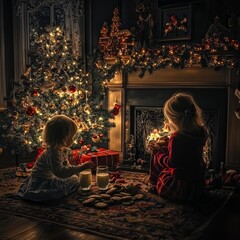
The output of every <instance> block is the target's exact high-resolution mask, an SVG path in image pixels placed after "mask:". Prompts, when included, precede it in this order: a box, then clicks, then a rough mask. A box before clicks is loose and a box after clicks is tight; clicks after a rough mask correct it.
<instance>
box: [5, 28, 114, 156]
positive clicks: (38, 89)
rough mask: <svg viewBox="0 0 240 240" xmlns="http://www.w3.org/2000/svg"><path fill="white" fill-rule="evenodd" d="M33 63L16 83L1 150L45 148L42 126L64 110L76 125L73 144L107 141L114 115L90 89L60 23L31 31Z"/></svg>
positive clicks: (81, 66) (6, 119) (19, 150)
mask: <svg viewBox="0 0 240 240" xmlns="http://www.w3.org/2000/svg"><path fill="white" fill-rule="evenodd" d="M32 37H33V41H31V43H32V44H31V52H30V61H31V64H30V65H29V66H28V67H27V68H26V71H25V72H24V73H23V74H22V76H21V82H20V83H16V84H14V85H15V86H14V91H13V93H12V96H10V97H9V99H8V109H7V110H6V111H5V112H4V116H3V118H1V119H0V121H1V130H0V132H1V135H0V138H1V143H0V145H1V146H0V147H1V148H3V149H11V152H12V153H17V154H19V153H22V152H25V151H27V152H32V151H34V150H36V149H39V148H41V147H42V130H43V128H44V126H45V124H46V122H47V120H48V119H50V118H51V117H52V116H53V115H55V114H65V115H67V116H69V117H71V118H72V119H73V120H74V121H75V122H76V123H77V125H78V133H77V136H76V139H75V141H74V144H73V148H80V147H82V146H84V145H92V144H93V145H95V146H96V145H98V144H101V143H102V142H105V141H108V138H107V131H108V130H109V128H110V127H113V126H114V123H113V122H110V121H109V120H110V119H111V118H114V115H113V114H112V113H110V112H109V111H108V110H106V109H104V108H103V107H102V102H101V101H98V100H96V99H95V96H93V94H92V92H91V87H92V85H91V82H90V81H89V74H88V73H85V72H84V70H83V69H84V66H83V65H82V64H81V62H80V60H79V59H78V58H76V57H75V56H74V54H73V53H72V47H71V42H70V41H68V40H67V38H66V37H65V35H64V32H63V30H62V29H61V28H60V27H54V28H47V29H46V32H43V33H42V34H39V33H37V32H34V31H33V33H32Z"/></svg>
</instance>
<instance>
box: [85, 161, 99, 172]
mask: <svg viewBox="0 0 240 240" xmlns="http://www.w3.org/2000/svg"><path fill="white" fill-rule="evenodd" d="M95 167H96V165H95V164H94V163H93V162H92V161H87V162H85V163H83V164H82V168H83V170H85V169H89V168H90V169H94V168H95Z"/></svg>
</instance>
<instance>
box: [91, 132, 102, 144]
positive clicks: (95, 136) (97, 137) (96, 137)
mask: <svg viewBox="0 0 240 240" xmlns="http://www.w3.org/2000/svg"><path fill="white" fill-rule="evenodd" d="M92 141H93V142H94V143H97V142H99V141H100V137H99V135H96V134H94V135H93V136H92Z"/></svg>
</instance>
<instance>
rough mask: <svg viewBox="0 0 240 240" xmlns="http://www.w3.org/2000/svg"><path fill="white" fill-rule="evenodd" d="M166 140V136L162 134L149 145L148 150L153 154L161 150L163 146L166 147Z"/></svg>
mask: <svg viewBox="0 0 240 240" xmlns="http://www.w3.org/2000/svg"><path fill="white" fill-rule="evenodd" d="M168 140H169V138H168V136H164V137H162V138H160V139H158V140H157V141H156V142H155V143H153V144H151V145H149V151H150V152H151V153H153V154H155V153H157V152H159V151H161V149H162V148H163V147H167V145H168Z"/></svg>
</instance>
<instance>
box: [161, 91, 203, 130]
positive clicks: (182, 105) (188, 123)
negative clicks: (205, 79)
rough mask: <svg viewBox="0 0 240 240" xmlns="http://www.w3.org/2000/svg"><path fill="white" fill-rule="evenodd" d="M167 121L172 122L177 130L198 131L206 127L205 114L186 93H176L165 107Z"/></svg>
mask: <svg viewBox="0 0 240 240" xmlns="http://www.w3.org/2000/svg"><path fill="white" fill-rule="evenodd" d="M163 113H164V116H165V118H166V120H168V119H169V120H171V121H172V123H173V124H174V126H175V127H176V130H178V131H181V130H190V131H191V130H197V129H199V128H200V127H203V126H204V119H203V113H202V110H201V108H200V107H199V106H198V104H197V103H196V101H195V100H194V98H193V96H192V95H191V94H189V93H186V92H178V93H175V94H174V95H173V96H172V97H171V98H170V99H168V100H167V101H166V103H165V105H164V108H163Z"/></svg>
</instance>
